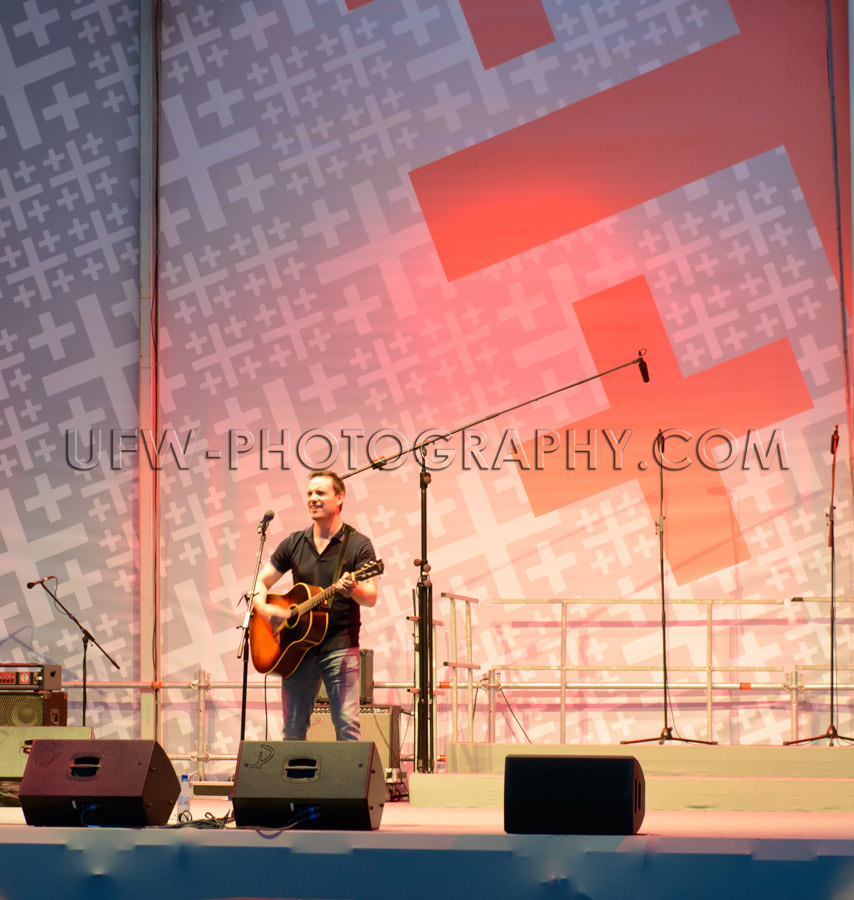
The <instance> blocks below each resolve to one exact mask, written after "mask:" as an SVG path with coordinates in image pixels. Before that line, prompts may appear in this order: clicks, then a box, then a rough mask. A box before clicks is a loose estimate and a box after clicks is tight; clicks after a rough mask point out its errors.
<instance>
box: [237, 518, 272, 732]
mask: <svg viewBox="0 0 854 900" xmlns="http://www.w3.org/2000/svg"><path fill="white" fill-rule="evenodd" d="M272 518H273V513H272V512H267V513H266V514H265V515H264V518H263V519H261V521H260V522H259V523H258V534H259V535H260V536H261V537H260V539H259V542H258V556H257V558H256V559H255V572H254V574H253V575H252V587H251V588H250V590H249V593H248V594H244V595H243V596H242V597H241V598H240V599H241V600H245V601H246V614H245V615H244V616H243V622H242V623H241V624H240V625H238V626H237V627H238V628H242V629H243V634H242V635H241V636H240V646H239V647H238V648H237V658H238V659H240V658H241V657H242V658H243V684H242V690H241V694H240V740H241V742H242V741H243V739H244V737H245V736H246V696H247V689H248V687H249V620H250V619H251V618H252V610H253V608H254V605H255V588H256V587H257V585H258V573H259V572H260V571H261V560H262V558H263V555H264V544H265V542H266V540H267V526H268V525H269V524H270V521H271V520H272Z"/></svg>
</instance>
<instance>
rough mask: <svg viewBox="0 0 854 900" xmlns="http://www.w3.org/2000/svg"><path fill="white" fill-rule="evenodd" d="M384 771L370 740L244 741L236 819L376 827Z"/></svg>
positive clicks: (256, 823) (257, 823)
mask: <svg viewBox="0 0 854 900" xmlns="http://www.w3.org/2000/svg"><path fill="white" fill-rule="evenodd" d="M385 800H386V785H385V773H384V771H383V764H382V760H381V759H380V754H379V752H378V751H377V747H376V744H374V743H373V741H332V742H329V743H324V742H308V741H243V743H241V745H240V750H239V752H238V755H237V773H236V776H235V781H234V790H233V791H232V794H231V801H232V806H233V809H234V821H235V823H236V824H237V825H238V826H241V827H243V826H250V827H255V828H313V829H319V828H323V829H340V830H342V831H348V830H349V831H368V830H371V831H373V830H376V829H377V828H379V827H380V820H381V819H382V813H383V807H384V805H385Z"/></svg>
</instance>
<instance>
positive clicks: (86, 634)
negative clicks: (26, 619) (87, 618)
mask: <svg viewBox="0 0 854 900" xmlns="http://www.w3.org/2000/svg"><path fill="white" fill-rule="evenodd" d="M51 578H53V579H54V581H56V580H57V579H56V576H55V575H52V576H51ZM41 586H42V587H43V588H44V589H45V590H46V591H47V592H48V594H50V596H51V597H53V602H54V604H55V605H56V606H58V607H59V609H61V610H62V611H63V612H64V613H65V615H66V616H68V618H69V619H71V621H72V622H73V623H74V624H75V625H76V626H77V628H78V629H79V630H80V635H81V637H82V638H83V724H84V725H85V724H86V682H87V675H86V670H87V668H88V663H87V661H86V656H87V653H88V651H89V644H94V645H95V646H96V647H97V648H98V649H99V650H100V651H101V653H103V654H104V656H106V657H107V659H108V660H109V661H110V662H111V663H112V664H113V665H114V666H115V667H116V668H117V669H120V668H121V666H120V665H119V664H118V663H117V662H116V661H115V660H114V659H113V657H112V656H110V654H109V653H107V651H106V650H105V649H104V648H103V647H102V646H101V645H100V644H99V643H98V641H97V640H95V637H94V636H93V635H92V633H91V632H90V631H89V630H88V629H87V628H85V627H84V626H83V625H81V624H80V622H78V621H77V618H76V617H75V616H74V614H73V613H72V612H71V611H70V610H69V609H68V608H67V607H66V606H65V605H64V604H63V603H62V601H61V600H60V599H59V598H58V597H57V596H56V594H55V593H54V592H53V591H52V590H51V589H50V588H49V587H48V586H47V579H45V581H42V582H41Z"/></svg>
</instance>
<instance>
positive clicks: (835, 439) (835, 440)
mask: <svg viewBox="0 0 854 900" xmlns="http://www.w3.org/2000/svg"><path fill="white" fill-rule="evenodd" d="M838 446H839V426H838V425H834V426H833V434H832V435H831V436H830V452H831V453H832V454H833V455H834V456H836V448H837V447H838Z"/></svg>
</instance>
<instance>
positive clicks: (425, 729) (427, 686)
mask: <svg viewBox="0 0 854 900" xmlns="http://www.w3.org/2000/svg"><path fill="white" fill-rule="evenodd" d="M645 354H646V350H640V351H638V355H637V357H635V359H632V360H630V361H629V362H625V363H621V364H620V365H618V366H613V367H612V368H610V369H605V370H604V371H602V372H597V373H596V374H594V375H590V376H588V377H587V378H582V379H581V380H580V381H574V382H573V383H572V384H565V385H564V386H563V387H559V388H555V389H554V390H552V391H548V392H546V393H545V394H540V395H539V396H537V397H531V398H530V399H528V400H523V401H522V402H521V403H516V404H515V405H513V406H508V407H507V408H506V409H500V410H498V411H497V412H492V413H489V414H488V415H486V416H483V417H482V418H480V419H476V420H475V421H473V422H468V423H466V424H465V425H460V426H459V427H458V428H455V429H454V430H453V431H448V432H442V433H441V434H436V435H434V436H432V437H430V438H428V439H427V440H425V441H422V442H421V443H419V444H413V445H412V446H411V447H408V448H407V449H406V450H400V451H399V452H398V453H395V454H393V455H392V456H383V457H381V458H380V459H376V460H371V461H370V462H369V463H368V464H367V465H364V466H362V467H361V468H359V469H354V470H353V471H352V472H347V473H346V474H344V475H342V476H341V479H342V480H344V479H346V478H352V477H353V476H354V475H359V474H360V473H362V472H365V471H366V470H368V469H382V468H383V467H384V466H386V465H387V464H388V463H390V462H394V460H396V459H399V458H400V457H402V456H406V454H408V453H415V452H417V453H418V454H419V456H420V470H419V484H420V491H421V556H420V558H419V559H416V560H415V565H416V566H418V568H419V570H420V577H419V579H418V582H417V584H416V585H415V588H414V591H413V594H414V596H415V598H416V606H417V616H416V624H417V632H416V634H417V637H416V640H415V652H416V654H417V657H418V664H417V676H418V684H417V685H416V686H415V688H414V693H415V695H416V698H417V699H416V703H415V768H416V771H417V772H420V773H430V772H433V771H434V770H435V767H436V758H435V752H434V741H433V737H434V728H433V725H434V696H433V585H432V582H431V580H430V578H429V574H428V573H429V572H430V565H429V563H428V561H427V486H428V485H429V484H430V481H431V475H430V473H429V472H427V465H426V457H427V447H429V446H430V445H431V444H434V443H437V442H438V441H446V440H448V438H450V437H453V436H454V435H455V434H459V433H460V432H461V431H465V430H466V429H468V428H474V427H475V426H476V425H482V424H483V423H484V422H488V421H490V420H491V419H495V418H498V416H503V415H505V414H506V413H509V412H513V411H514V410H517V409H521V408H522V407H523V406H529V405H530V404H532V403H536V402H537V401H538V400H545V399H546V398H547V397H552V396H554V395H555V394H559V393H561V392H562V391H567V390H569V389H570V388H576V387H579V386H580V385H582V384H586V383H587V382H588V381H595V380H597V379H600V378H602V377H603V376H605V375H610V374H611V373H612V372H616V371H618V370H619V369H625V368H627V367H628V366H634V365H637V366H638V368H639V369H640V372H641V376H642V377H643V380H644V381H645V382H646V381H649V372H648V371H647V363H646V360H645V359H644V355H645Z"/></svg>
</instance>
